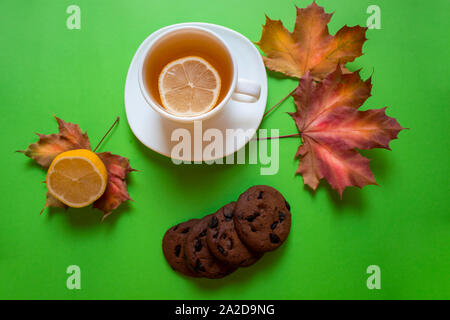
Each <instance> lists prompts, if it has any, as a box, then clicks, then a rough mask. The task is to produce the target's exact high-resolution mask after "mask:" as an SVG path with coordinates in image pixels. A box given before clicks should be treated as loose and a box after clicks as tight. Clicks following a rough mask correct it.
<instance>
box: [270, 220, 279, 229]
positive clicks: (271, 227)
mask: <svg viewBox="0 0 450 320" xmlns="http://www.w3.org/2000/svg"><path fill="white" fill-rule="evenodd" d="M277 225H278V221H275V222H274V223H272V225H271V226H270V229H272V230H273V229H275V228H276V227H277Z"/></svg>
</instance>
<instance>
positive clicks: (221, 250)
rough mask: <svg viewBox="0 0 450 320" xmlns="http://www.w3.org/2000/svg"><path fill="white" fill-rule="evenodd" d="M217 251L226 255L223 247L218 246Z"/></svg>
mask: <svg viewBox="0 0 450 320" xmlns="http://www.w3.org/2000/svg"><path fill="white" fill-rule="evenodd" d="M217 250H219V252H220V253H221V254H223V255H225V249H224V248H222V246H220V245H218V246H217Z"/></svg>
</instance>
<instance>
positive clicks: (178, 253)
mask: <svg viewBox="0 0 450 320" xmlns="http://www.w3.org/2000/svg"><path fill="white" fill-rule="evenodd" d="M180 251H181V245H180V244H178V245H177V246H176V247H175V256H176V257H179V256H180Z"/></svg>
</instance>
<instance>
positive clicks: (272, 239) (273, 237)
mask: <svg viewBox="0 0 450 320" xmlns="http://www.w3.org/2000/svg"><path fill="white" fill-rule="evenodd" d="M270 242H272V243H279V242H280V238H279V237H278V236H277V235H276V234H273V233H271V234H270Z"/></svg>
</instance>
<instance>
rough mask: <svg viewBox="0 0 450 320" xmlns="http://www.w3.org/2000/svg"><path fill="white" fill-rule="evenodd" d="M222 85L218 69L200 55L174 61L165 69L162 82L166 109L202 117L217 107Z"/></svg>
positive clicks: (160, 76) (175, 112)
mask: <svg viewBox="0 0 450 320" xmlns="http://www.w3.org/2000/svg"><path fill="white" fill-rule="evenodd" d="M220 85H221V81H220V76H219V73H218V72H217V71H216V69H214V67H213V66H212V65H211V64H210V63H208V61H206V60H205V59H203V58H200V57H196V56H189V57H185V58H181V59H177V60H175V61H172V62H170V63H169V64H167V65H166V66H165V67H164V69H163V70H162V72H161V74H160V75H159V81H158V88H159V94H160V97H161V102H162V104H163V107H164V108H166V109H167V110H168V111H169V112H170V113H172V114H174V115H176V116H183V117H186V116H187V117H192V116H198V115H201V114H203V113H205V112H208V111H209V110H211V109H212V108H214V106H215V105H216V103H217V99H218V98H219V93H220Z"/></svg>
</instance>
